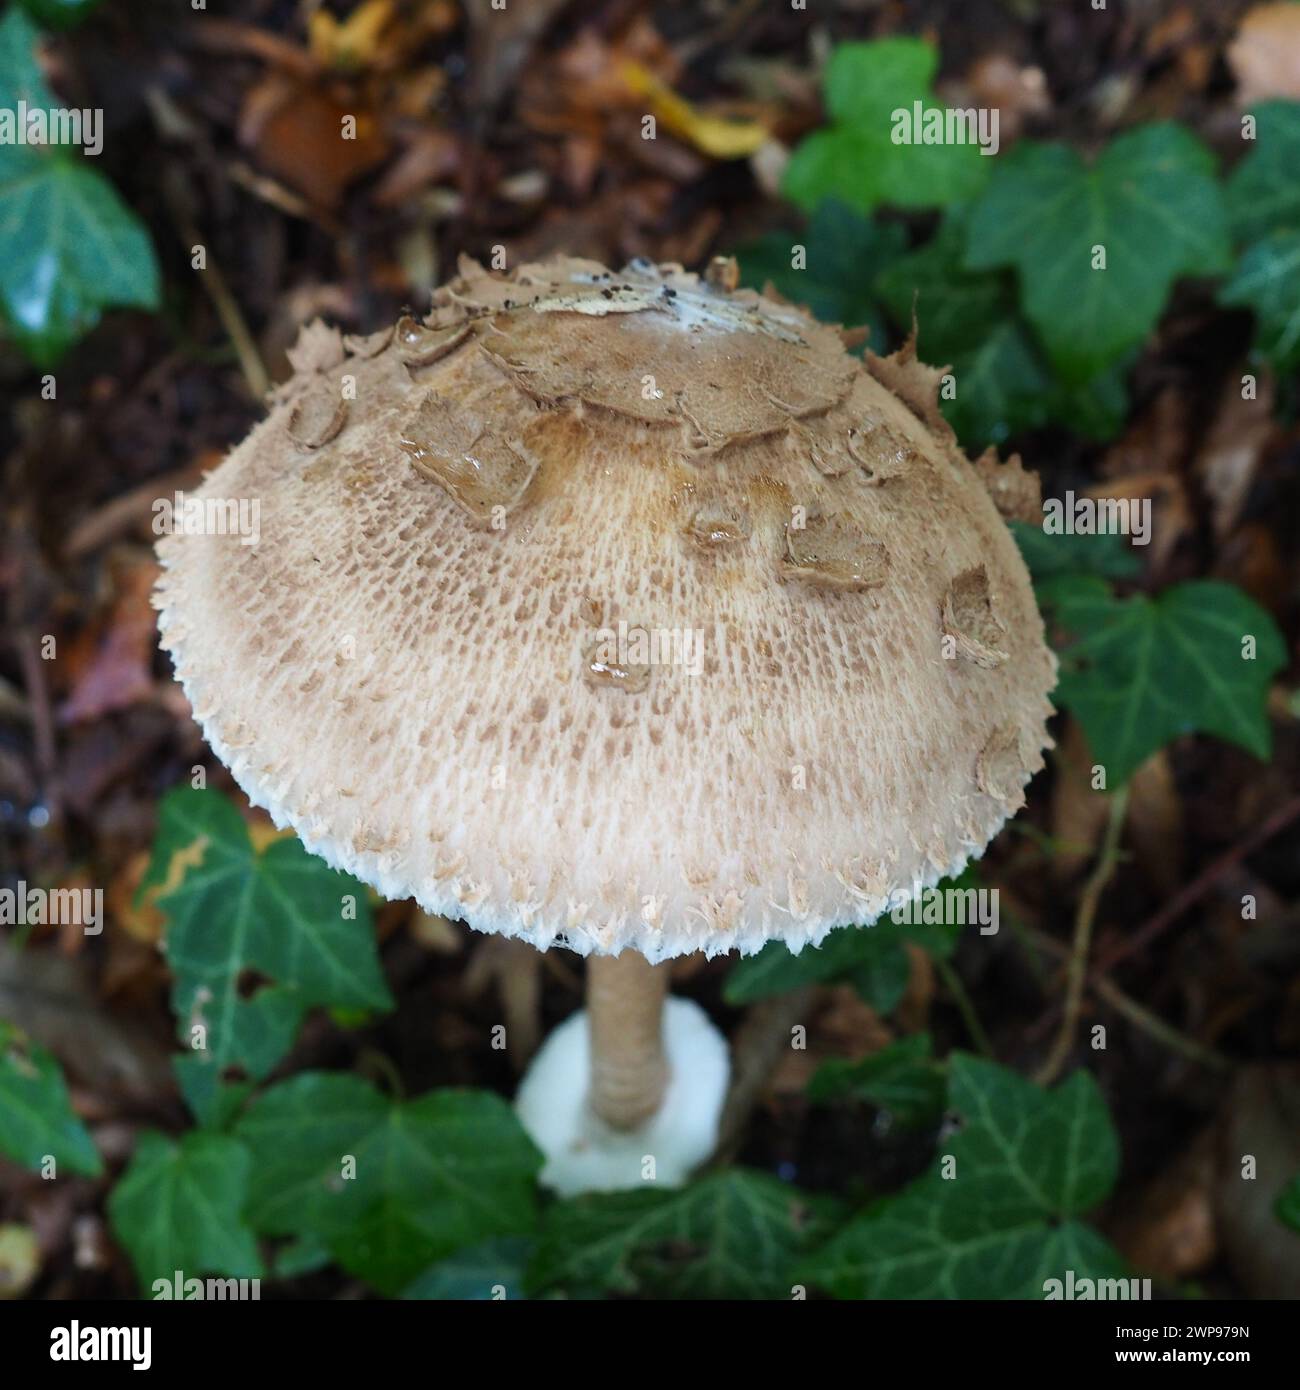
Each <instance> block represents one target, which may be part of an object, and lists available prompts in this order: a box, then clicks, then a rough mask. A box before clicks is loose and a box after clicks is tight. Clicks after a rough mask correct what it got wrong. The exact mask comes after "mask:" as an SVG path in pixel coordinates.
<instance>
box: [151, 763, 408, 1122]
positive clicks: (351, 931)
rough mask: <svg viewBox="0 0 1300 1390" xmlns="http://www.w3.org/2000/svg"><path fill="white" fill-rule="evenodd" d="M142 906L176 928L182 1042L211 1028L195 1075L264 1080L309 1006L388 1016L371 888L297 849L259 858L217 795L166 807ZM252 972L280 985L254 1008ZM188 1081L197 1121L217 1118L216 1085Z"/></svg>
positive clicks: (193, 794)
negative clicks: (244, 981)
mask: <svg viewBox="0 0 1300 1390" xmlns="http://www.w3.org/2000/svg"><path fill="white" fill-rule="evenodd" d="M141 895H142V897H144V898H146V899H149V900H152V901H153V902H154V903H156V905H157V906H158V907H159V908H161V909H162V910H163V911H164V912H165V913H166V915H167V918H168V926H167V935H166V940H165V949H166V953H167V958H168V961H169V963H170V965H171V969H172V972H173V974H174V975H175V980H176V983H175V988H174V990H173V994H172V1002H173V1007H174V1009H175V1011H176V1014H177V1016H178V1019H179V1022H180V1033H181V1037H182V1040H183V1041H185V1042H186V1043H192V1037H191V1029H192V1027H193V1026H194V1025H196V1024H201V1025H203V1026H204V1027H205V1028H206V1036H205V1038H204V1041H205V1043H206V1046H205V1047H204V1048H202V1049H200V1050H197V1051H195V1053H194V1055H193V1058H192V1059H190V1060H189V1061H188V1062H187V1069H189V1070H196V1069H198V1068H200V1067H207V1068H211V1071H212V1072H213V1074H214V1075H215V1076H217V1077H222V1074H223V1073H224V1072H225V1071H226V1069H227V1068H230V1067H238V1068H241V1069H242V1070H243V1071H245V1072H246V1073H247V1074H248V1076H249V1077H251V1078H253V1079H255V1080H256V1079H259V1078H261V1077H263V1076H265V1075H266V1074H267V1073H268V1072H269V1071H270V1069H271V1068H272V1067H273V1066H274V1065H275V1064H276V1062H278V1061H279V1060H280V1058H281V1057H282V1056H283V1055H284V1053H285V1052H286V1051H287V1050H288V1048H289V1046H290V1044H291V1043H292V1041H293V1037H294V1034H295V1032H296V1031H297V1028H298V1024H299V1022H300V1021H301V1019H302V1015H303V1013H304V1012H305V1011H306V1010H307V1009H308V1008H310V1007H311V1006H312V1005H316V1004H329V1005H341V1006H344V1007H353V1008H368V1009H385V1008H391V1007H392V997H391V996H390V994H389V992H388V989H387V986H386V985H385V984H384V980H383V976H382V974H381V973H380V969H379V960H378V955H377V953H376V950H375V940H374V933H373V931H372V929H371V921H370V906H369V898H368V896H367V893H366V889H365V887H364V885H363V884H361V883H359V882H357V880H356V879H354V878H351V877H350V876H348V875H347V874H340V873H336V872H335V871H334V870H333V869H330V868H329V867H327V866H326V865H325V864H323V863H322V862H321V861H320V860H319V859H316V858H314V857H313V856H311V855H309V854H308V853H307V851H306V850H305V849H304V848H303V847H302V844H301V843H300V842H299V841H298V840H297V839H281V840H275V841H273V842H272V843H271V844H270V845H269V846H267V848H266V849H265V850H262V851H260V852H259V851H258V850H256V849H255V848H254V847H253V844H252V841H251V840H250V839H249V836H248V830H247V827H246V826H245V825H244V822H243V819H242V818H241V817H240V815H239V812H238V811H237V810H236V809H235V807H234V805H233V804H232V803H231V802H229V801H227V800H226V799H225V798H224V797H222V796H220V795H219V794H218V793H216V792H214V791H196V790H194V789H192V788H189V787H182V788H178V789H176V790H174V791H172V792H169V793H168V795H167V796H166V797H165V798H164V799H163V802H162V808H161V811H160V815H159V822H158V833H157V836H156V838H155V841H154V848H153V857H152V859H151V860H150V864H149V869H148V871H147V873H146V874H145V878H144V882H143V884H142V886H141ZM345 911H346V912H347V913H349V914H350V916H345ZM250 970H251V971H257V972H260V973H261V974H263V975H266V976H269V977H270V978H271V979H272V980H274V981H275V984H274V985H266V986H264V987H263V988H261V989H260V990H258V991H257V992H256V993H254V994H253V996H252V997H251V998H247V999H246V998H243V997H241V991H240V977H241V975H242V974H243V973H244V972H245V971H250ZM185 1069H186V1068H183V1072H184V1070H185ZM183 1080H184V1082H185V1093H186V1097H187V1099H189V1100H190V1101H191V1103H192V1104H197V1105H199V1106H203V1107H205V1108H203V1109H201V1110H198V1111H196V1113H198V1114H199V1115H200V1118H202V1119H211V1118H215V1117H216V1112H217V1110H218V1109H219V1108H220V1097H219V1092H218V1089H217V1086H216V1083H215V1082H214V1081H213V1080H212V1078H211V1077H209V1078H206V1079H204V1078H200V1077H197V1076H188V1077H184V1076H183ZM209 1107H210V1108H209Z"/></svg>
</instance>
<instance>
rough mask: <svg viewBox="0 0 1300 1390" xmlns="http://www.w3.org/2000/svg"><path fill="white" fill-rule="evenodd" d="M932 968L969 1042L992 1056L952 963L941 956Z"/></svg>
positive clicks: (967, 995)
mask: <svg viewBox="0 0 1300 1390" xmlns="http://www.w3.org/2000/svg"><path fill="white" fill-rule="evenodd" d="M933 959H934V968H935V969H936V970H937V971H938V972H939V978H940V979H941V980H942V981H943V983H944V985H945V986H946V988H947V990H948V993H949V994H951V995H952V1002H953V1003H954V1004H955V1005H956V1006H957V1012H958V1013H959V1014H961V1017H962V1022H963V1023H964V1024H965V1025H966V1031H967V1032H968V1033H969V1034H970V1037H971V1041H972V1042H973V1043H974V1044H975V1046H976V1047H977V1048H978V1049H979V1050H980V1051H981V1052H982V1053H983V1054H984V1055H985V1056H986V1057H992V1056H993V1043H992V1042H991V1041H990V1039H989V1035H988V1032H987V1031H986V1029H985V1027H984V1025H983V1024H982V1023H981V1022H980V1016H979V1014H978V1013H976V1012H975V1005H974V1003H973V1002H972V1001H971V997H970V995H969V994H968V993H967V992H966V986H965V985H964V984H962V982H961V976H960V975H958V974H957V972H956V971H955V970H954V969H953V967H952V962H951V961H947V960H944V959H943V958H942V957H941V956H935V957H933Z"/></svg>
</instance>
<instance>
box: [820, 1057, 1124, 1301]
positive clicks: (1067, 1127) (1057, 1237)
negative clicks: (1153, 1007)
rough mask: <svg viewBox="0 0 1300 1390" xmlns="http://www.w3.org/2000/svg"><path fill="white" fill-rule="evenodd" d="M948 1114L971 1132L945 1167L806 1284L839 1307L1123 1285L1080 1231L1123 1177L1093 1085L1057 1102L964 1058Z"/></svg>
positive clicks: (952, 1080)
mask: <svg viewBox="0 0 1300 1390" xmlns="http://www.w3.org/2000/svg"><path fill="white" fill-rule="evenodd" d="M948 1104H949V1107H950V1109H952V1110H953V1111H955V1112H956V1114H957V1115H958V1116H959V1118H960V1119H961V1121H962V1128H961V1130H960V1132H959V1133H958V1134H956V1135H955V1136H954V1137H953V1138H952V1139H951V1140H949V1142H948V1143H947V1145H946V1152H945V1155H941V1158H942V1157H946V1158H947V1159H948V1160H949V1163H950V1165H951V1166H950V1170H949V1171H950V1172H951V1176H950V1177H944V1176H942V1169H941V1168H940V1167H939V1166H936V1167H935V1168H934V1169H932V1170H931V1171H930V1172H929V1173H927V1174H925V1175H924V1176H923V1177H921V1178H919V1179H918V1180H917V1181H916V1182H914V1183H912V1184H911V1186H909V1187H908V1188H907V1189H905V1190H904V1191H903V1192H902V1193H900V1194H898V1195H897V1196H895V1197H889V1198H886V1199H884V1200H883V1201H880V1202H877V1203H875V1204H874V1205H872V1206H871V1207H869V1208H868V1209H867V1210H866V1211H865V1212H863V1213H862V1214H861V1215H859V1216H858V1217H857V1218H855V1219H854V1220H853V1221H852V1222H850V1223H849V1225H848V1226H846V1227H845V1228H844V1229H843V1230H842V1231H841V1232H840V1233H839V1234H838V1235H836V1236H835V1237H833V1238H832V1239H831V1240H830V1241H829V1242H828V1243H827V1244H826V1245H824V1246H823V1247H821V1249H819V1250H817V1251H815V1252H814V1253H813V1254H812V1255H811V1256H810V1257H809V1258H808V1259H807V1261H805V1263H804V1266H803V1269H802V1271H801V1273H802V1274H803V1275H804V1276H805V1277H806V1278H807V1280H808V1282H810V1283H813V1284H816V1285H818V1286H820V1287H822V1288H824V1289H826V1290H828V1291H829V1292H830V1293H832V1294H834V1295H835V1296H836V1297H839V1298H1042V1297H1043V1292H1044V1290H1043V1283H1044V1281H1045V1280H1046V1279H1050V1278H1064V1276H1065V1271H1066V1270H1067V1269H1072V1270H1073V1271H1074V1273H1075V1277H1076V1278H1080V1277H1089V1278H1099V1277H1105V1278H1114V1277H1119V1276H1121V1275H1122V1274H1123V1272H1124V1269H1123V1263H1122V1261H1121V1260H1120V1258H1119V1256H1118V1255H1117V1254H1116V1253H1115V1252H1114V1251H1113V1250H1112V1249H1111V1248H1110V1246H1109V1245H1107V1243H1106V1242H1105V1241H1104V1240H1103V1239H1102V1238H1101V1237H1100V1236H1099V1235H1097V1234H1096V1233H1095V1232H1094V1231H1092V1230H1091V1229H1089V1228H1088V1227H1086V1226H1083V1225H1081V1224H1080V1223H1079V1221H1078V1220H1077V1218H1078V1217H1080V1216H1082V1215H1083V1214H1084V1213H1085V1212H1087V1211H1088V1210H1089V1209H1091V1208H1092V1207H1094V1206H1096V1205H1097V1204H1098V1203H1099V1202H1100V1201H1102V1200H1103V1199H1104V1198H1105V1197H1106V1196H1107V1195H1108V1193H1109V1192H1110V1190H1111V1188H1112V1187H1113V1185H1114V1182H1115V1177H1116V1173H1117V1171H1118V1166H1119V1156H1118V1145H1117V1142H1116V1138H1115V1131H1114V1128H1113V1126H1112V1124H1111V1121H1110V1116H1109V1115H1108V1114H1107V1111H1106V1106H1105V1104H1104V1102H1103V1101H1102V1099H1101V1096H1100V1095H1099V1093H1098V1091H1097V1087H1096V1084H1095V1083H1094V1082H1093V1080H1092V1078H1091V1077H1090V1076H1088V1075H1087V1074H1086V1073H1084V1072H1076V1073H1075V1074H1074V1075H1073V1076H1072V1077H1070V1079H1069V1080H1068V1081H1066V1082H1065V1083H1064V1084H1063V1085H1061V1086H1059V1087H1057V1088H1056V1090H1054V1091H1052V1092H1050V1093H1049V1092H1045V1091H1042V1090H1040V1089H1039V1088H1038V1087H1036V1086H1034V1085H1033V1084H1032V1083H1030V1082H1028V1081H1026V1080H1025V1079H1024V1078H1023V1077H1020V1076H1017V1075H1016V1074H1015V1073H1014V1072H1012V1071H1008V1070H1007V1069H1006V1068H1004V1067H1000V1066H997V1065H996V1064H995V1063H992V1062H986V1061H983V1060H981V1059H979V1058H975V1057H969V1056H966V1055H965V1054H963V1053H954V1054H953V1055H952V1057H951V1058H950V1059H949V1063H948Z"/></svg>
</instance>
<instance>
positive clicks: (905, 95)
mask: <svg viewBox="0 0 1300 1390" xmlns="http://www.w3.org/2000/svg"><path fill="white" fill-rule="evenodd" d="M938 65H939V55H938V53H937V52H936V51H935V49H934V47H933V46H932V45H931V44H928V43H925V42H923V41H922V40H920V39H913V38H892V39H878V40H876V41H875V42H873V43H842V44H840V45H839V46H838V47H837V48H836V50H835V52H834V53H833V54H832V55H831V60H830V62H829V63H828V64H827V67H826V79H825V97H826V107H827V111H828V113H829V116H830V121H831V125H830V128H829V129H827V130H820V131H817V132H815V133H814V134H813V135H810V136H809V137H808V138H807V139H806V140H805V141H804V142H803V143H802V144H801V145H800V146H799V148H798V149H796V150H795V152H794V154H793V156H792V157H791V159H790V163H789V164H788V166H787V167H786V172H785V178H784V183H783V187H784V191H785V193H786V196H787V197H789V198H791V199H792V200H793V201H794V202H796V203H798V204H799V205H800V206H801V207H804V208H810V209H811V208H814V207H816V206H817V204H818V203H819V202H821V200H822V199H823V198H826V197H836V198H840V199H842V200H843V201H844V202H846V203H849V204H851V205H852V206H853V207H856V208H858V209H859V210H860V211H862V212H870V211H871V210H872V209H873V208H874V207H876V206H877V205H879V204H881V203H889V204H892V205H893V206H895V207H900V208H929V207H944V206H946V205H947V204H949V203H954V202H960V201H961V200H962V199H964V198H969V197H971V196H972V195H973V194H975V193H976V192H978V191H979V189H980V188H982V187H983V185H984V182H985V180H986V179H987V177H988V172H989V171H988V166H989V164H990V163H991V161H990V160H989V159H988V158H986V157H984V156H982V155H981V154H980V151H979V147H978V146H977V145H974V144H935V145H925V144H911V145H903V144H895V143H894V141H893V132H894V125H895V123H894V119H893V116H894V112H895V111H898V110H903V111H906V112H907V114H908V116H909V118H910V116H911V113H912V110H913V103H915V102H918V101H919V102H921V103H922V107H923V109H924V110H925V111H931V110H934V111H939V112H942V107H940V106H939V105H938V103H937V101H936V99H935V96H934V92H933V89H932V87H931V83H932V81H933V79H934V74H935V70H936V69H937V68H938Z"/></svg>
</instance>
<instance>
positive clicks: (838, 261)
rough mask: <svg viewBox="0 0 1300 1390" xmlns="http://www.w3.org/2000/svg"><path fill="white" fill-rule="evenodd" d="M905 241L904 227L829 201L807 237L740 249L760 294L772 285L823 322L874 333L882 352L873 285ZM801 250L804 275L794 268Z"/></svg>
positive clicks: (746, 273) (774, 237)
mask: <svg viewBox="0 0 1300 1390" xmlns="http://www.w3.org/2000/svg"><path fill="white" fill-rule="evenodd" d="M905 241H906V237H905V233H904V231H903V229H902V227H900V226H897V225H896V224H892V223H882V222H873V221H871V220H870V219H868V218H865V217H862V216H860V215H859V214H858V213H857V212H855V211H854V210H853V209H852V208H851V207H849V206H848V205H847V204H845V203H841V202H839V201H837V200H836V199H834V198H828V199H826V200H825V201H824V202H823V203H821V204H820V205H819V206H818V208H817V211H816V212H815V213H814V214H813V215H812V218H811V220H810V221H809V223H808V226H807V229H806V230H805V231H804V233H803V234H802V236H798V235H796V234H794V233H792V232H768V233H767V234H766V235H765V236H762V237H759V238H758V239H757V240H756V241H751V242H750V243H749V244H748V245H746V246H741V247H739V248H738V249H737V251H736V257H737V259H738V260H739V262H740V272H741V275H742V277H743V278H744V282H745V284H747V285H749V286H752V288H754V289H756V290H761V289H762V288H763V286H764V285H765V284H766V283H768V282H769V281H770V282H771V284H772V285H773V286H774V287H775V288H776V290H777V292H778V293H779V294H782V295H784V296H785V297H786V298H787V299H789V300H791V301H793V302H794V303H795V304H803V305H806V306H807V307H808V309H809V311H810V312H811V313H812V315H813V316H814V318H818V319H820V320H821V321H822V322H823V323H839V324H843V325H844V326H845V327H847V328H859V327H866V328H869V329H870V330H871V337H870V342H871V343H872V345H873V346H874V347H877V348H879V347H881V345H882V344H883V343H884V341H885V327H884V320H883V319H882V317H881V314H880V306H879V305H878V304H877V302H876V297H875V292H874V290H873V288H872V282H873V281H874V279H875V277H876V275H877V273H878V272H879V271H880V270H882V269H883V268H884V267H885V266H886V265H888V264H889V262H890V261H891V260H892V259H893V258H894V257H895V256H897V255H899V254H900V253H901V252H902V250H903V247H904V244H905ZM796 245H801V246H803V248H804V251H805V265H804V269H802V270H796V269H794V267H793V266H792V265H791V264H790V262H791V260H792V258H793V255H794V247H795V246H796Z"/></svg>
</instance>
